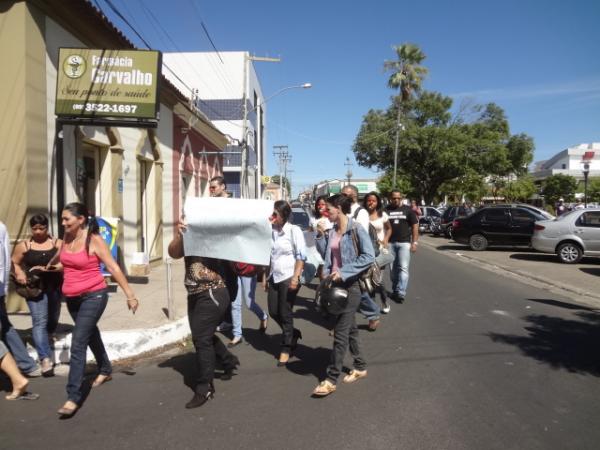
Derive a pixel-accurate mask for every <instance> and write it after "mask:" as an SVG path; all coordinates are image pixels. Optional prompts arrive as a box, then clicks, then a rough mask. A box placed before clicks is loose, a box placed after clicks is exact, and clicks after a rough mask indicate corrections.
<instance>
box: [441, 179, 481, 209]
mask: <svg viewBox="0 0 600 450" xmlns="http://www.w3.org/2000/svg"><path fill="white" fill-rule="evenodd" d="M439 192H440V200H441V199H442V197H443V196H446V195H447V196H448V197H449V199H450V201H451V202H453V203H457V202H460V201H461V200H462V198H463V197H464V198H465V199H467V200H469V201H471V202H478V201H479V200H481V197H483V196H484V195H485V194H486V192H487V186H486V184H485V180H484V178H483V177H482V176H481V175H479V174H478V173H475V172H470V173H467V174H465V175H463V176H461V177H458V178H455V179H453V180H450V181H447V182H445V183H443V184H442V185H441V186H440V189H439Z"/></svg>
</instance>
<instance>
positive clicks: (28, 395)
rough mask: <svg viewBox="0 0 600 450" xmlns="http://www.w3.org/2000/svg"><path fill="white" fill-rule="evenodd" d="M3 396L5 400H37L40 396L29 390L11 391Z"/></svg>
mask: <svg viewBox="0 0 600 450" xmlns="http://www.w3.org/2000/svg"><path fill="white" fill-rule="evenodd" d="M5 398H6V400H37V399H38V398H40V394H34V393H33V392H29V391H23V392H13V393H11V394H8V395H7V396H6V397H5Z"/></svg>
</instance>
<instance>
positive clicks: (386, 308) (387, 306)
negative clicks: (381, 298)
mask: <svg viewBox="0 0 600 450" xmlns="http://www.w3.org/2000/svg"><path fill="white" fill-rule="evenodd" d="M381 312H382V313H383V314H388V313H389V312H390V304H389V303H387V302H386V303H384V304H383V308H381Z"/></svg>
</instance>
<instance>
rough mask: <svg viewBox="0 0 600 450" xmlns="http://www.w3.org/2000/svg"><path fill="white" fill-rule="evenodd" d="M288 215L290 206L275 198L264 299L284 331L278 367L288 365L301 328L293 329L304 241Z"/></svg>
mask: <svg viewBox="0 0 600 450" xmlns="http://www.w3.org/2000/svg"><path fill="white" fill-rule="evenodd" d="M291 214H292V209H291V208H290V206H289V205H288V203H287V202H285V201H283V200H278V201H276V202H275V204H274V205H273V215H272V216H271V224H272V227H273V231H272V244H271V265H270V268H269V278H268V295H267V298H268V304H269V315H270V316H271V317H272V318H273V319H274V320H275V322H277V324H278V325H279V326H280V327H281V330H282V332H283V333H282V340H281V353H280V354H279V361H278V363H277V366H279V367H283V366H285V365H286V364H287V362H288V360H289V359H290V355H292V354H293V352H294V350H295V349H296V346H297V345H298V339H301V338H302V333H300V330H298V329H296V328H294V316H293V308H294V301H295V300H296V295H297V294H298V290H299V289H300V276H301V275H302V269H303V268H304V261H305V260H306V244H305V242H304V235H303V233H302V230H301V229H300V228H298V227H297V226H296V225H292V224H291V223H289V222H288V219H289V217H290V215H291ZM265 288H266V285H265Z"/></svg>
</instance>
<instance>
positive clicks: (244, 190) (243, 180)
mask: <svg viewBox="0 0 600 450" xmlns="http://www.w3.org/2000/svg"><path fill="white" fill-rule="evenodd" d="M311 87H312V83H303V84H298V85H294V86H287V87H284V88H281V89H279V90H278V91H276V92H275V93H274V94H272V95H270V96H269V97H267V98H265V99H264V100H263V101H261V102H260V103H259V104H258V105H256V106H255V107H254V108H252V109H250V110H249V109H247V106H246V93H245V92H244V99H243V102H244V103H243V107H244V115H243V121H242V136H243V138H242V139H243V140H242V155H241V156H242V160H241V173H240V193H241V197H242V198H244V197H246V196H247V194H248V186H246V185H247V184H248V167H247V165H248V141H247V139H246V135H247V134H248V133H247V128H248V114H250V113H252V112H254V111H256V110H257V109H258V108H259V107H261V106H262V105H264V104H265V103H267V102H268V101H269V100H271V99H272V98H274V97H277V96H278V95H280V94H282V93H283V92H285V91H289V90H291V89H310V88H311ZM256 150H258V149H255V151H256ZM257 156H258V155H257ZM256 159H257V169H256V170H257V174H260V173H261V172H262V159H261V158H259V157H257V158H256ZM255 178H256V181H257V183H256V198H260V180H259V177H258V176H256V177H255Z"/></svg>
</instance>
